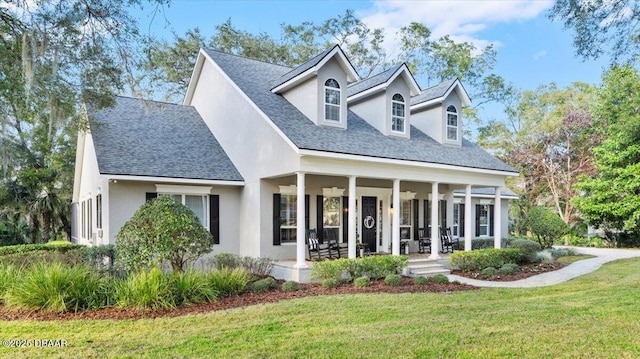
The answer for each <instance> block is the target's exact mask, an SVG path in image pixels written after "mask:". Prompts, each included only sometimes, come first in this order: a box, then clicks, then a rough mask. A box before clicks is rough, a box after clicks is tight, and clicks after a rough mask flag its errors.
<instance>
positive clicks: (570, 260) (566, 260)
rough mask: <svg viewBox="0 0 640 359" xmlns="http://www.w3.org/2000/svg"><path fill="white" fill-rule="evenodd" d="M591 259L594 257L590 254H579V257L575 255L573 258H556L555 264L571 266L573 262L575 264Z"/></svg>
mask: <svg viewBox="0 0 640 359" xmlns="http://www.w3.org/2000/svg"><path fill="white" fill-rule="evenodd" d="M593 257H595V256H592V255H590V254H579V255H575V256H562V257H558V258H556V262H558V263H563V264H571V263H573V262H577V261H581V260H583V259H589V258H593Z"/></svg>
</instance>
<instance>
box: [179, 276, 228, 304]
mask: <svg viewBox="0 0 640 359" xmlns="http://www.w3.org/2000/svg"><path fill="white" fill-rule="evenodd" d="M169 277H170V285H171V288H172V290H173V297H174V301H175V304H176V305H190V304H198V303H208V302H213V301H215V300H216V299H217V298H218V292H217V291H216V290H215V289H214V288H213V287H211V286H210V285H209V282H208V280H207V276H206V274H205V273H202V272H198V271H195V270H193V269H190V270H187V271H184V272H173V273H171V274H170V275H169Z"/></svg>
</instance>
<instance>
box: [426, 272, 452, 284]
mask: <svg viewBox="0 0 640 359" xmlns="http://www.w3.org/2000/svg"><path fill="white" fill-rule="evenodd" d="M429 281H430V282H432V283H440V284H447V283H449V277H447V276H446V275H444V274H440V273H438V274H434V275H433V276H431V277H429Z"/></svg>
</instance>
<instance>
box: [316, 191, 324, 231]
mask: <svg viewBox="0 0 640 359" xmlns="http://www.w3.org/2000/svg"><path fill="white" fill-rule="evenodd" d="M323 199H324V197H323V196H322V195H318V196H316V227H317V228H318V230H317V231H316V232H317V234H318V242H320V243H324V239H323V233H322V224H323V221H324V202H323Z"/></svg>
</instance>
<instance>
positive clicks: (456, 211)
mask: <svg viewBox="0 0 640 359" xmlns="http://www.w3.org/2000/svg"><path fill="white" fill-rule="evenodd" d="M451 235H453V236H454V237H459V236H460V203H453V225H452V226H451Z"/></svg>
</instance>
